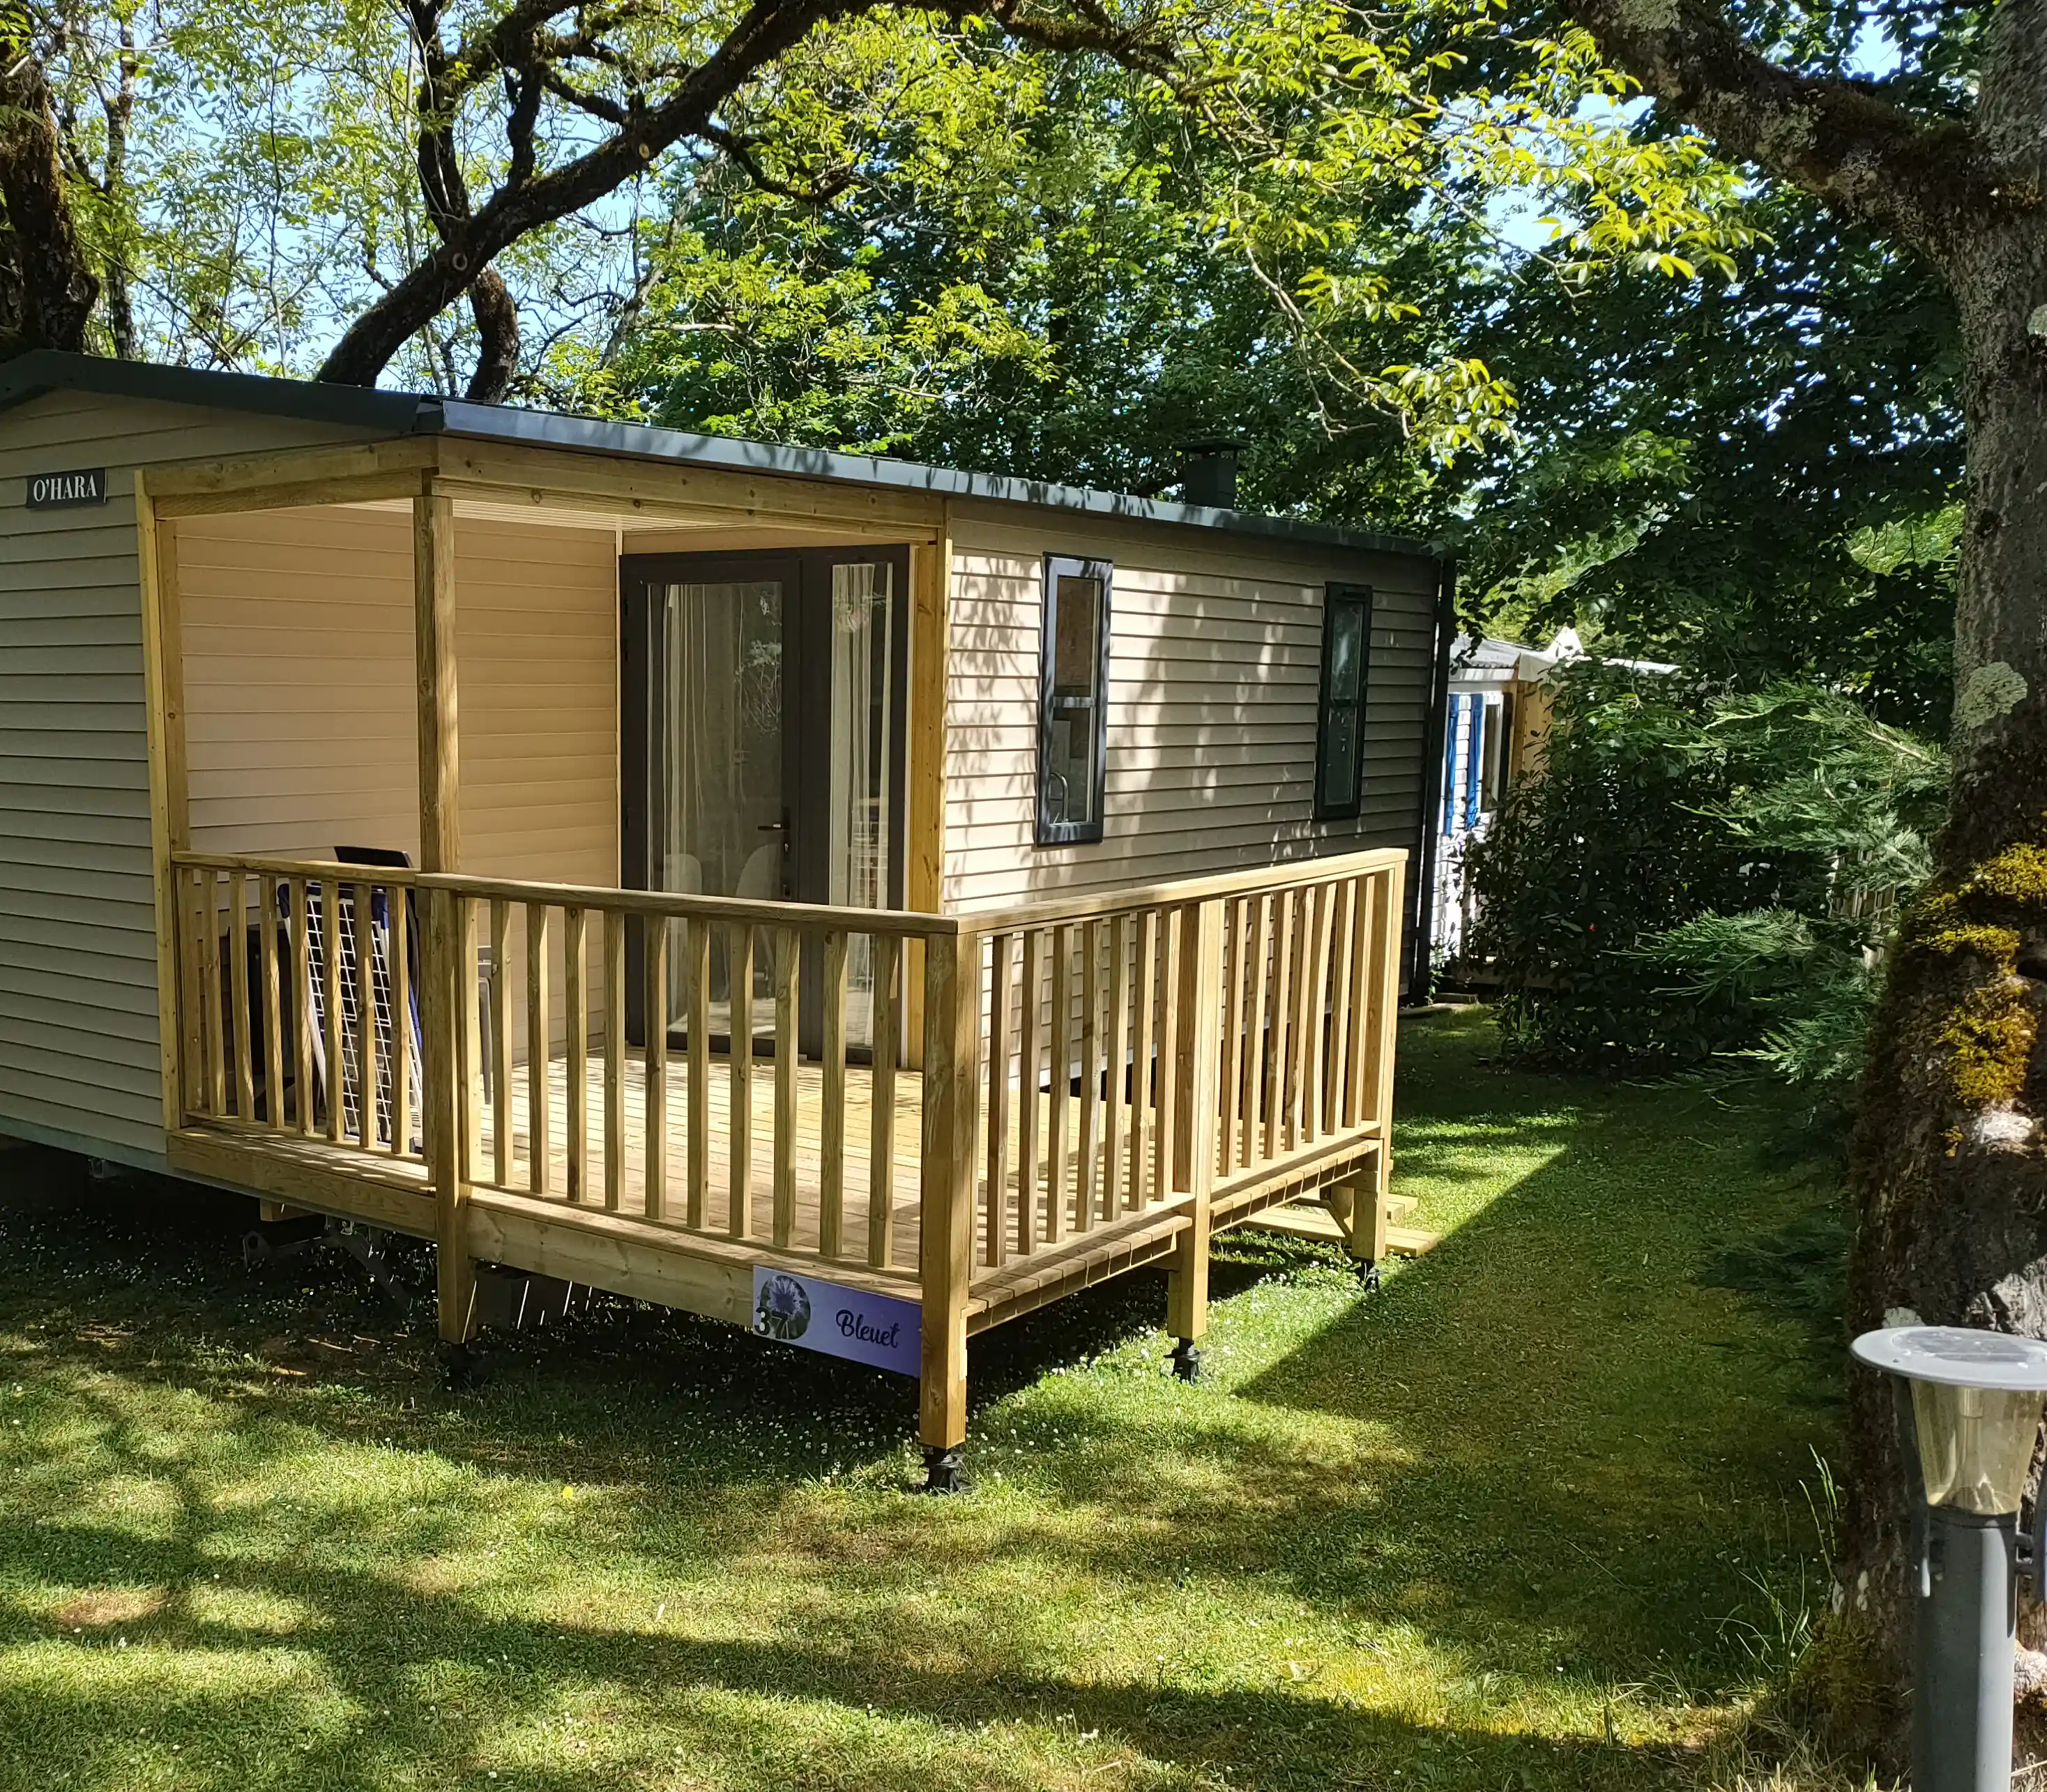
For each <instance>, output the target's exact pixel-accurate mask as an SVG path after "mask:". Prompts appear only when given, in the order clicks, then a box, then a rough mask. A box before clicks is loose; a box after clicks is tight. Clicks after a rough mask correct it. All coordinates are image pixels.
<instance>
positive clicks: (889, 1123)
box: [867, 934, 980, 1269]
mask: <svg viewBox="0 0 2047 1792" xmlns="http://www.w3.org/2000/svg"><path fill="white" fill-rule="evenodd" d="M872 950H873V954H874V1017H873V1023H872V1024H871V1027H870V1032H871V1034H872V1036H873V1040H874V1083H873V1091H874V1101H873V1130H874V1136H873V1148H872V1150H871V1151H869V1157H868V1173H867V1261H868V1263H869V1266H870V1267H872V1268H876V1269H886V1268H888V1267H889V1265H890V1264H892V1263H893V1262H894V1261H895V1260H896V1239H895V1234H896V1046H897V1032H898V1029H899V1028H900V1024H901V1023H900V1020H899V1019H898V1017H897V1013H896V959H897V958H898V957H899V956H900V954H901V950H902V942H901V941H900V940H899V939H897V938H896V935H893V934H876V935H874V936H873V942H872ZM979 970H980V967H979V966H975V971H976V973H977V974H978V973H979Z"/></svg>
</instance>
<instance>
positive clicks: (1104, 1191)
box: [1101, 915, 1130, 1220]
mask: <svg viewBox="0 0 2047 1792" xmlns="http://www.w3.org/2000/svg"><path fill="white" fill-rule="evenodd" d="M1128 919H1129V918H1128V916H1127V915H1110V916H1109V1039H1108V1047H1107V1050H1106V1051H1105V1053H1104V1054H1103V1055H1104V1057H1105V1059H1107V1062H1106V1064H1105V1066H1104V1070H1103V1074H1104V1075H1105V1077H1106V1078H1108V1083H1107V1086H1106V1087H1105V1090H1103V1094H1104V1097H1105V1100H1106V1101H1107V1102H1108V1105H1109V1113H1108V1116H1107V1120H1106V1124H1105V1125H1104V1127H1103V1129H1102V1143H1101V1217H1103V1218H1104V1219H1105V1220H1113V1219H1114V1218H1115V1217H1116V1210H1118V1209H1119V1208H1120V1207H1121V1206H1123V1204H1124V1202H1125V1201H1127V1200H1128V1198H1129V1191H1130V1184H1129V1179H1128V1177H1127V1176H1126V1175H1125V1174H1124V1156H1123V1137H1124V1124H1125V1120H1126V1117H1128V1113H1129V1112H1130V1108H1129V1099H1130V1098H1129V1093H1128V1091H1129V1087H1130V1084H1129V1076H1130V1071H1129V1069H1128V1052H1127V1051H1126V1049H1125V1047H1126V1044H1127V1042H1128V1037H1129V1033H1130V960H1129V958H1128V954H1127V953H1126V952H1125V950H1124V932H1125V931H1126V929H1127V927H1128Z"/></svg>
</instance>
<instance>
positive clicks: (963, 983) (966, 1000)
mask: <svg viewBox="0 0 2047 1792" xmlns="http://www.w3.org/2000/svg"><path fill="white" fill-rule="evenodd" d="M923 957H924V1038H923V1046H924V1064H923V1078H924V1132H923V1163H922V1166H921V1167H920V1178H921V1180H920V1187H919V1194H920V1210H919V1240H920V1246H921V1248H920V1250H919V1256H918V1274H919V1278H920V1279H921V1282H922V1285H923V1364H922V1370H923V1373H922V1376H921V1385H920V1395H921V1397H920V1400H919V1426H918V1431H919V1436H920V1437H921V1438H922V1439H923V1445H924V1458H925V1463H926V1465H927V1473H928V1475H929V1478H930V1484H931V1486H932V1487H933V1488H934V1489H940V1488H942V1489H950V1488H951V1487H952V1486H954V1485H955V1484H957V1482H958V1472H959V1468H958V1456H957V1451H958V1449H959V1446H961V1445H962V1443H964V1442H965V1441H966V1302H967V1292H968V1287H969V1283H971V1281H972V1279H973V1220H974V1191H975V1186H976V1185H975V1173H976V1171H977V1167H978V1166H977V1157H978V1155H979V1154H978V1151H977V1144H978V1141H977V1138H976V1136H975V1135H976V1132H977V1130H978V1127H979V1122H980V1117H981V1116H980V1093H981V1090H980V1084H981V939H980V936H979V935H977V934H973V933H967V932H962V933H958V934H953V933H940V932H936V931H934V932H933V933H931V934H930V935H927V936H926V939H925V946H924V954H923Z"/></svg>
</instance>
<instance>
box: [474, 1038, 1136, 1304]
mask: <svg viewBox="0 0 2047 1792" xmlns="http://www.w3.org/2000/svg"><path fill="white" fill-rule="evenodd" d="M758 1063H759V1060H758V1059H756V1075H757V1074H758V1068H757V1066H758ZM622 1068H623V1074H622V1076H621V1078H620V1080H621V1082H622V1083H623V1085H624V1094H625V1125H624V1129H623V1131H624V1137H625V1151H624V1153H623V1154H622V1155H623V1163H622V1164H621V1175H620V1177H619V1182H618V1190H619V1193H618V1204H617V1209H616V1211H617V1212H618V1213H621V1214H624V1215H626V1216H628V1217H634V1218H638V1217H645V1215H646V1213H647V1152H646V1148H645V1141H646V1139H647V1137H648V1127H647V1089H648V1079H647V1077H646V1076H645V1074H644V1052H643V1051H641V1050H640V1048H638V1047H628V1048H627V1050H626V1051H625V1054H624V1063H623V1066H622ZM770 1074H772V1071H771V1073H770ZM584 1077H585V1083H586V1096H585V1101H584V1104H583V1107H584V1112H585V1113H586V1116H589V1117H592V1119H593V1121H594V1120H595V1118H596V1117H599V1116H602V1114H603V1113H604V1111H605V1089H604V1078H605V1058H604V1055H603V1054H602V1052H591V1053H590V1054H588V1055H587V1057H586V1068H585V1071H584ZM508 1081H509V1084H510V1088H509V1096H510V1101H509V1110H510V1118H511V1134H512V1140H511V1150H510V1151H509V1154H508V1162H509V1175H508V1176H507V1177H506V1179H505V1182H503V1184H502V1185H501V1186H503V1187H504V1188H505V1190H506V1191H507V1192H509V1193H511V1194H525V1193H527V1192H528V1189H529V1187H530V1183H529V1180H528V1165H529V1163H531V1160H532V1144H531V1140H532V1127H531V1125H530V1124H529V1117H530V1113H531V1105H530V1097H529V1088H528V1085H529V1079H528V1075H527V1073H526V1070H525V1067H524V1066H523V1065H518V1066H513V1071H512V1074H511V1075H510V1077H509V1078H508ZM873 1081H874V1078H873V1070H871V1069H870V1068H869V1067H868V1066H865V1065H858V1064H849V1065H847V1066H846V1067H845V1099H846V1113H845V1127H844V1132H843V1136H844V1137H845V1140H846V1148H845V1219H844V1224H843V1226H842V1238H843V1239H844V1240H845V1244H844V1245H843V1248H842V1253H841V1256H840V1258H839V1260H840V1261H843V1262H845V1263H846V1264H861V1263H864V1262H865V1260H866V1240H867V1238H868V1215H869V1197H870V1192H871V1190H870V1170H871V1161H870V1156H869V1150H868V1141H869V1140H870V1139H871V1138H872V1137H873ZM708 1082H709V1085H710V1099H709V1101H708V1102H707V1104H706V1117H707V1119H708V1121H709V1124H708V1126H707V1128H706V1132H707V1133H708V1139H707V1141H706V1143H707V1145H708V1152H709V1162H708V1163H707V1164H706V1175H705V1179H704V1180H705V1183H706V1203H705V1211H704V1214H703V1225H702V1229H703V1231H704V1233H706V1234H707V1235H709V1236H711V1237H730V1236H731V1235H732V1233H731V1227H730V1220H731V1196H730V1193H729V1190H730V1186H731V1155H732V1153H731V1139H732V1132H731V1120H732V1100H731V1097H732V1081H731V1072H730V1061H729V1059H726V1057H724V1056H722V1055H720V1056H717V1057H714V1059H712V1060H711V1062H710V1077H709V1078H708ZM895 1082H896V1091H895V1095H896V1099H895V1108H896V1128H895V1153H894V1156H895V1163H896V1194H895V1213H894V1214H893V1216H892V1223H891V1227H890V1232H891V1236H892V1240H893V1244H894V1256H895V1261H896V1264H899V1265H900V1266H901V1267H903V1268H915V1267H916V1265H917V1262H918V1243H919V1223H918V1209H917V1202H918V1189H919V1171H920V1166H921V1163H922V1158H923V1151H922V1146H923V1109H924V1103H923V1078H922V1077H921V1076H919V1075H918V1074H916V1073H915V1072H914V1071H909V1070H898V1071H897V1073H896V1079H895ZM795 1083H796V1143H795V1185H796V1189H795V1193H796V1220H795V1231H794V1233H793V1235H792V1237H791V1244H792V1245H793V1246H795V1248H798V1249H799V1250H804V1251H814V1250H815V1249H816V1248H818V1226H819V1221H820V1219H821V1217H822V1214H821V1206H820V1202H819V1190H821V1188H822V1185H823V1179H824V1159H823V1136H824V1101H825V1075H824V1068H823V1066H822V1065H821V1064H817V1063H811V1062H799V1063H798V1065H797V1066H796V1076H795ZM1051 1100H1052V1097H1051V1093H1050V1091H1049V1090H1042V1089H1041V1090H1039V1095H1038V1102H1037V1105H1038V1110H1039V1130H1038V1136H1039V1139H1040V1140H1046V1139H1047V1138H1048V1137H1049V1136H1050V1128H1049V1127H1048V1125H1047V1117H1048V1116H1049V1113H1050V1109H1051ZM689 1103H690V1095H689V1090H688V1087H687V1082H686V1081H685V1079H683V1078H679V1077H674V1076H671V1077H670V1078H668V1079H667V1126H666V1128H665V1130H666V1133H667V1162H668V1164H669V1165H670V1166H673V1165H675V1164H679V1163H683V1162H685V1161H687V1151H688V1137H689V1132H690V1124H689ZM478 1105H479V1107H480V1109H481V1110H482V1112H481V1120H482V1149H481V1150H480V1151H478V1153H477V1155H476V1158H475V1160H474V1163H473V1164H472V1166H471V1167H470V1179H471V1180H472V1181H474V1182H478V1183H479V1184H482V1185H484V1186H499V1185H497V1184H495V1183H493V1182H492V1181H491V1178H492V1175H493V1171H494V1169H495V1160H496V1157H497V1130H496V1118H495V1112H496V1109H497V1103H496V1102H495V1101H492V1100H489V1099H486V1100H483V1101H480V1102H479V1104H478ZM1025 1105H1026V1104H1025V1102H1024V1101H1023V1099H1022V1098H1021V1097H1020V1094H1019V1092H1018V1091H1017V1090H1016V1086H1015V1085H1014V1082H1013V1081H1012V1085H1011V1087H1010V1090H1009V1093H1008V1101H1007V1103H1006V1106H1007V1108H1008V1116H1007V1120H1008V1125H1007V1130H1008V1134H1009V1143H1010V1149H1009V1154H1008V1162H1009V1164H1010V1166H1011V1168H1010V1173H1009V1175H1008V1186H1006V1187H1005V1189H1004V1202H1003V1205H1004V1211H1005V1213H1013V1212H1014V1210H1015V1207H1016V1200H1017V1188H1016V1169H1015V1165H1016V1161H1017V1144H1016V1141H1017V1136H1018V1131H1019V1128H1020V1124H1021V1111H1022V1109H1023V1107H1024V1106H1025ZM1117 1105H1119V1106H1120V1108H1122V1109H1123V1110H1124V1114H1125V1116H1126V1118H1125V1120H1124V1128H1123V1130H1124V1136H1125V1137H1128V1136H1131V1132H1132V1130H1133V1129H1132V1128H1131V1127H1130V1124H1129V1120H1128V1118H1127V1116H1128V1111H1129V1104H1128V1102H1127V1101H1125V1102H1121V1103H1119V1104H1117ZM751 1106H752V1113H751V1116H750V1118H751V1121H752V1124H751V1127H750V1128H749V1131H750V1133H751V1136H752V1140H753V1151H752V1152H751V1154H750V1155H751V1159H752V1162H751V1175H750V1178H749V1194H750V1197H751V1198H750V1201H749V1215H750V1219H751V1222H752V1223H751V1225H750V1226H749V1229H748V1235H749V1236H750V1237H754V1238H761V1239H764V1238H768V1237H772V1236H773V1229H774V1202H775V1187H774V1164H775V1104H774V1103H773V1102H772V1101H762V1100H760V1098H759V1095H758V1092H757V1091H756V1094H755V1098H754V1100H753V1102H752V1104H751ZM987 1108H988V1096H987V1091H986V1090H985V1087H984V1089H983V1090H982V1093H981V1118H980V1121H979V1130H980V1132H981V1134H982V1136H985V1132H986V1128H987V1125H988V1112H987ZM570 1130H571V1123H570V1119H569V1066H568V1062H567V1056H566V1054H565V1053H563V1054H558V1055H555V1056H553V1057H551V1059H550V1061H549V1062H548V1113H547V1115H546V1117H545V1124H544V1127H543V1128H542V1129H541V1137H542V1139H543V1140H544V1141H545V1144H546V1147H547V1150H548V1163H549V1173H548V1178H547V1181H546V1186H548V1188H549V1189H550V1190H555V1191H559V1190H563V1189H565V1188H567V1186H568V1175H567V1167H568V1141H569V1133H570ZM1071 1130H1072V1129H1071V1128H1069V1131H1071ZM589 1131H590V1136H589V1138H588V1140H587V1143H586V1153H587V1156H586V1161H587V1162H588V1163H590V1183H591V1184H592V1185H593V1186H594V1187H595V1188H597V1189H602V1188H603V1187H605V1186H606V1181H605V1179H604V1177H603V1175H602V1171H601V1169H600V1168H599V1165H600V1164H601V1163H602V1158H603V1154H604V1149H605V1140H604V1128H603V1127H602V1125H601V1124H591V1126H590V1129H589ZM1041 1149H1042V1148H1041ZM1096 1151H1097V1155H1099V1153H1100V1151H1101V1144H1100V1141H1099V1139H1097V1143H1096ZM1066 1158H1067V1164H1066V1175H1065V1176H1064V1178H1063V1179H1062V1182H1063V1186H1064V1187H1065V1189H1066V1200H1067V1204H1068V1206H1069V1209H1070V1207H1071V1205H1072V1202H1073V1199H1074V1190H1077V1189H1078V1188H1081V1187H1083V1186H1086V1182H1085V1181H1084V1179H1082V1176H1081V1175H1080V1165H1079V1148H1078V1141H1077V1140H1073V1141H1070V1143H1069V1146H1068V1149H1067V1151H1066ZM976 1159H977V1162H982V1161H984V1160H985V1151H977V1154H976ZM1040 1177H1041V1180H1040V1182H1039V1187H1038V1189H1037V1190H1036V1201H1035V1209H1036V1212H1037V1215H1038V1224H1037V1226H1036V1227H1035V1232H1036V1233H1037V1236H1038V1237H1040V1238H1043V1237H1047V1236H1048V1235H1054V1234H1052V1229H1051V1227H1050V1226H1049V1225H1047V1219H1048V1217H1049V1216H1048V1215H1047V1213H1046V1210H1045V1203H1046V1199H1047V1194H1046V1189H1045V1184H1044V1181H1043V1165H1042V1164H1041V1166H1040ZM1146 1186H1149V1182H1148V1179H1147V1184H1146ZM987 1195H988V1190H987V1182H986V1177H985V1171H984V1174H983V1175H982V1178H981V1187H980V1194H979V1199H980V1201H981V1204H982V1206H983V1209H984V1211H985V1203H986V1201H987ZM550 1198H551V1199H552V1200H555V1201H557V1202H559V1204H560V1205H563V1206H569V1205H571V1203H569V1202H567V1200H566V1199H565V1198H563V1197H562V1196H560V1195H559V1193H556V1194H554V1195H552V1196H551V1197H550ZM596 1204H599V1205H601V1204H602V1202H598V1203H596ZM678 1205H679V1204H678V1203H677V1202H675V1200H674V1199H673V1197H672V1193H671V1198H670V1199H669V1202H668V1203H667V1218H668V1221H669V1222H670V1223H673V1221H674V1220H675V1217H676V1209H677V1206H678ZM1072 1222H1073V1216H1072V1214H1071V1213H1070V1211H1069V1213H1068V1214H1067V1215H1066V1227H1067V1228H1070V1226H1071V1225H1072ZM1013 1223H1014V1222H1013V1221H1011V1224H1012V1225H1013ZM976 1233H977V1237H976V1244H977V1251H976V1259H975V1268H976V1271H977V1276H978V1275H979V1274H981V1272H982V1271H983V1258H984V1256H985V1253H984V1252H982V1250H981V1248H980V1246H981V1241H982V1240H984V1239H985V1237H986V1227H985V1225H981V1226H977V1229H976Z"/></svg>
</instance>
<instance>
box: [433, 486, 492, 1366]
mask: <svg viewBox="0 0 2047 1792" xmlns="http://www.w3.org/2000/svg"><path fill="white" fill-rule="evenodd" d="M412 598H413V604H412V636H413V645H414V648H415V652H416V666H417V670H418V675H419V686H418V695H419V733H420V751H419V764H420V865H421V867H422V868H423V869H425V870H427V871H430V872H451V871H459V870H460V869H462V784H461V762H460V759H459V741H458V739H457V734H456V720H455V501H454V500H453V499H452V498H450V497H446V496H444V495H443V494H440V493H424V494H422V495H421V496H420V497H416V498H414V499H413V500H412ZM427 900H428V926H427V959H426V966H425V970H426V987H425V989H423V990H421V991H420V997H421V1001H420V1010H421V1012H420V1031H421V1034H422V1035H423V1037H422V1039H421V1044H422V1047H423V1048H424V1049H423V1050H422V1051H421V1054H420V1056H421V1059H422V1064H421V1068H422V1070H424V1076H425V1083H426V1087H425V1089H424V1091H423V1094H424V1119H425V1121H426V1148H427V1161H428V1168H429V1171H430V1172H431V1176H432V1179H433V1189H434V1207H435V1229H434V1230H435V1252H434V1258H435V1283H436V1288H435V1292H436V1294H437V1296H438V1300H439V1318H440V1334H441V1338H442V1341H443V1342H444V1343H446V1344H447V1345H451V1346H454V1347H455V1349H458V1350H459V1349H462V1348H463V1347H465V1346H466V1345H467V1344H468V1342H469V1339H470V1334H471V1333H473V1332H474V1329H475V1326H476V1264H475V1260H474V1259H473V1258H472V1257H471V1256H470V1254H469V1224H468V1221H469V1214H468V1206H469V1186H468V1184H467V1183H466V1182H465V1181H464V1180H463V1163H462V1158H463V1149H462V1146H463V1140H462V1133H463V1131H464V1128H465V1127H466V1115H465V1114H464V1113H463V1111H462V1110H463V1108H464V1106H465V1105H466V1104H465V1103H464V1102H463V1101H462V1100H461V1099H460V1097H459V1091H460V1090H462V1087H463V1081H464V1070H463V1064H462V1060H463V1057H464V1054H463V1052H462V1031H463V1027H462V1023H463V1016H462V1009H463V1008H464V1007H465V1006H466V1003H467V997H466V987H468V985H466V979H465V978H464V977H462V970H463V967H464V961H465V959H466V957H467V954H466V953H465V952H464V951H463V950H462V935H463V932H464V931H465V923H466V919H467V911H468V906H469V905H468V904H466V902H464V901H462V900H461V899H460V898H459V897H457V896H454V895H452V894H451V893H450V892H447V891H446V890H433V891H430V892H428V898H427ZM498 1074H499V1075H501V1076H502V1075H503V1074H505V1070H504V1068H503V1066H500V1067H499V1070H498ZM460 1366H461V1365H460V1364H458V1365H457V1367H458V1368H459V1367H460Z"/></svg>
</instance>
